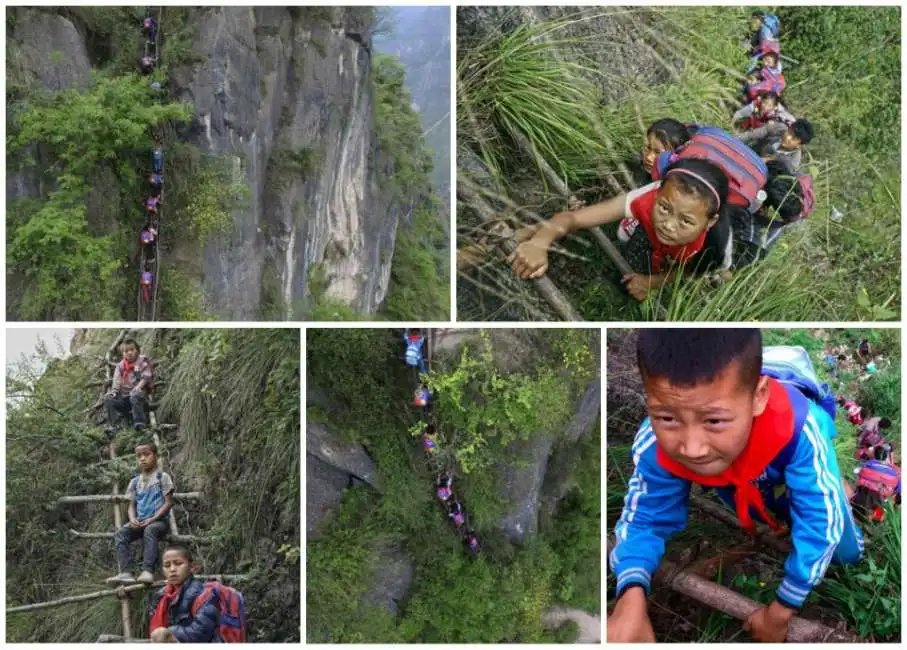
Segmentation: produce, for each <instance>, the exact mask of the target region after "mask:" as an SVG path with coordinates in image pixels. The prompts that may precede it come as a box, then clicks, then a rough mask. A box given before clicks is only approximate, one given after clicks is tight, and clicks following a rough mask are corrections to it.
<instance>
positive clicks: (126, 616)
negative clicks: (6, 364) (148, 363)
mask: <svg viewBox="0 0 907 650" xmlns="http://www.w3.org/2000/svg"><path fill="white" fill-rule="evenodd" d="M125 332H126V330H123V331H122V332H121V333H120V336H121V337H122V336H125ZM108 448H109V450H110V460H116V457H117V450H116V447H115V446H114V444H113V441H111V442H110V445H109V447H108ZM111 490H112V491H113V494H111V495H110V496H111V499H110V501H111V503H112V507H113V525H114V534H116V531H118V530H119V529H120V528H121V527H122V526H123V513H122V512H121V511H120V505H119V502H118V501H117V497H118V496H120V486H119V485H117V483H116V481H114V482H113V484H112V485H111ZM118 570H122V567H118ZM114 593H117V597H118V598H119V599H120V621H121V622H122V624H123V635H124V636H132V613H131V612H130V609H129V598H128V597H127V596H126V594H125V593H122V594H121V593H118V591H117V590H114Z"/></svg>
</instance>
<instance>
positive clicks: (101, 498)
mask: <svg viewBox="0 0 907 650" xmlns="http://www.w3.org/2000/svg"><path fill="white" fill-rule="evenodd" d="M173 498H174V499H175V500H176V501H193V500H195V501H198V500H201V499H203V498H204V495H203V494H202V493H201V492H176V493H174V495H173ZM57 503H129V497H128V496H127V495H125V494H77V495H70V496H64V497H60V498H59V499H57Z"/></svg>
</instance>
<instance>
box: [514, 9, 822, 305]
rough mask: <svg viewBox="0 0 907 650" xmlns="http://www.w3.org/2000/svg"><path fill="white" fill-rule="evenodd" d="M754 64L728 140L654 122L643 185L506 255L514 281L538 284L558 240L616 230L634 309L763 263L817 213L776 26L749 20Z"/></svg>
mask: <svg viewBox="0 0 907 650" xmlns="http://www.w3.org/2000/svg"><path fill="white" fill-rule="evenodd" d="M750 30H751V32H752V36H751V39H750V40H749V42H748V43H747V45H746V49H747V51H748V52H749V54H750V56H751V59H750V62H749V65H748V67H747V68H746V70H745V72H744V77H745V83H744V86H743V88H742V102H743V107H742V108H740V109H739V110H738V111H736V113H734V115H733V118H732V119H733V122H734V123H735V124H736V125H737V131H736V132H735V134H734V135H732V134H731V133H728V132H727V131H725V130H724V129H721V128H719V127H716V126H708V125H698V124H689V123H684V122H681V121H678V120H676V119H674V118H663V119H659V120H656V121H655V122H653V123H652V124H651V125H650V126H649V128H648V130H647V131H646V135H645V140H644V146H643V149H642V152H641V154H640V156H639V159H638V160H637V161H632V162H631V165H632V166H634V167H638V174H639V176H640V178H639V179H637V182H638V183H639V182H641V184H642V186H641V187H639V188H638V189H635V190H633V191H631V192H628V193H625V194H620V195H618V196H616V197H613V198H611V199H608V200H606V201H604V202H602V203H598V204H596V205H591V206H587V207H580V208H579V209H575V210H571V211H568V212H561V213H558V214H555V215H554V216H553V217H552V219H551V220H550V221H548V222H544V223H542V224H541V226H540V227H539V228H538V229H537V230H535V232H534V234H532V235H531V237H530V238H529V239H528V240H527V241H524V242H523V243H521V244H520V245H519V246H518V247H517V249H516V251H514V253H513V254H512V255H511V256H510V258H509V261H511V262H512V266H513V272H514V273H515V274H516V275H517V276H519V277H521V278H538V277H541V276H542V275H544V274H545V272H546V271H547V270H548V249H549V248H550V246H551V245H552V244H553V243H554V242H555V241H556V240H557V239H559V238H561V237H563V236H565V235H566V234H569V233H570V232H573V231H575V230H582V229H586V228H593V227H595V226H599V225H604V224H608V223H616V222H619V224H618V228H617V238H618V240H619V241H620V242H621V243H622V244H623V255H624V257H625V259H626V261H627V263H628V264H629V266H630V267H631V269H632V271H633V272H632V273H627V274H625V275H624V276H623V277H622V283H623V285H624V287H625V289H626V291H627V292H628V293H629V294H630V295H632V296H633V297H634V298H636V299H637V300H639V301H643V300H645V299H646V297H647V296H648V295H649V294H650V292H654V293H656V294H657V293H658V291H659V290H660V289H661V287H663V286H665V285H666V284H667V283H668V282H670V281H671V280H672V279H673V278H674V277H676V276H677V275H679V274H681V273H683V272H684V271H687V272H693V273H700V274H703V273H704V274H706V275H707V276H708V277H710V278H711V279H712V281H713V282H716V283H719V282H723V281H727V280H730V279H731V277H732V275H733V274H732V271H733V270H737V269H742V268H744V267H746V266H748V265H750V264H753V263H756V262H758V261H760V260H762V259H764V258H765V257H766V256H767V255H768V254H769V252H770V251H771V250H772V248H773V247H774V246H775V244H776V243H777V242H778V240H779V238H780V236H781V234H782V233H783V232H785V230H786V229H787V228H788V227H789V226H791V225H792V224H796V223H798V222H800V221H802V220H804V219H806V218H807V217H808V216H809V215H810V213H811V212H812V211H813V207H814V204H815V194H814V191H813V180H812V178H811V176H810V175H809V174H805V173H803V172H802V171H801V170H800V165H801V159H802V152H803V147H804V146H805V145H806V144H808V143H809V142H810V141H811V140H812V138H813V134H814V130H813V125H812V124H811V123H810V122H809V120H807V119H805V118H803V117H799V118H798V117H795V116H794V115H793V114H791V112H790V111H789V110H788V109H787V108H786V107H785V106H784V104H783V103H782V98H781V93H782V92H783V91H784V89H785V87H786V85H787V82H786V80H785V78H784V75H783V73H782V66H781V43H780V40H779V37H780V34H781V27H780V21H779V19H778V17H777V16H775V15H774V14H770V13H764V12H761V11H756V12H753V14H752V17H751V22H750Z"/></svg>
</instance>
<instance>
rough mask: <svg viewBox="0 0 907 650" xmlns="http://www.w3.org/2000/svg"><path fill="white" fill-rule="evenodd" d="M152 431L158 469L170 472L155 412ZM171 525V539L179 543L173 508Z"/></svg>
mask: <svg viewBox="0 0 907 650" xmlns="http://www.w3.org/2000/svg"><path fill="white" fill-rule="evenodd" d="M151 431H152V434H151V435H152V436H153V438H154V445H155V446H156V447H157V450H158V456H157V469H158V471H159V472H166V471H167V470H168V467H167V464H166V463H165V462H164V456H163V454H162V453H161V450H163V448H164V447H163V443H162V442H161V436H160V434H159V433H158V432H157V416H156V415H155V414H154V411H152V412H151ZM167 519H168V521H169V523H170V539H173V540H175V541H179V540H178V539H177V538H178V537H181V535H180V530H179V527H178V526H177V524H176V513H175V512H174V511H173V508H171V509H170V516H169V517H167Z"/></svg>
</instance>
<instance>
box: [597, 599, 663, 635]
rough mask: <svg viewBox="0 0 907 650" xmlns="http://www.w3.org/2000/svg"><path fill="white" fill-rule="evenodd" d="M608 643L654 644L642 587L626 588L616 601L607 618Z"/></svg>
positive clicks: (653, 631) (653, 633)
mask: <svg viewBox="0 0 907 650" xmlns="http://www.w3.org/2000/svg"><path fill="white" fill-rule="evenodd" d="M608 643H655V630H653V629H652V621H651V620H649V613H648V612H647V611H646V592H645V591H643V589H642V587H630V588H628V589H627V590H626V591H625V592H624V593H623V594H622V595H621V597H620V599H619V600H618V601H617V604H616V605H615V606H614V611H613V612H611V616H609V617H608Z"/></svg>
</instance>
